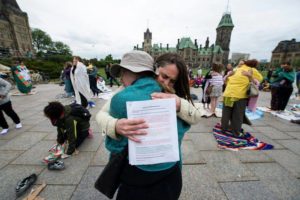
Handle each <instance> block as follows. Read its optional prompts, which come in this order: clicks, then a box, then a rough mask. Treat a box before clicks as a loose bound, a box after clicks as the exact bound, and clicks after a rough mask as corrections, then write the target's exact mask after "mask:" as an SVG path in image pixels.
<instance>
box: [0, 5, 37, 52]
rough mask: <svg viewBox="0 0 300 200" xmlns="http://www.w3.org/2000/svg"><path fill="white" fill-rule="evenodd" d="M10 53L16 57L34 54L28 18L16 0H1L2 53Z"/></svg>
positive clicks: (0, 45)
mask: <svg viewBox="0 0 300 200" xmlns="http://www.w3.org/2000/svg"><path fill="white" fill-rule="evenodd" d="M8 52H9V54H10V55H12V56H15V57H24V56H26V55H27V56H28V54H32V53H33V47H32V38H31V30H30V27H29V23H28V16H27V14H26V13H25V12H23V11H22V10H21V9H20V7H19V5H18V3H17V1H16V0H0V53H1V55H4V54H7V53H8ZM7 56H9V55H7Z"/></svg>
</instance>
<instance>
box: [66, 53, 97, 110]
mask: <svg viewBox="0 0 300 200" xmlns="http://www.w3.org/2000/svg"><path fill="white" fill-rule="evenodd" d="M70 75H71V82H72V85H73V88H74V92H75V99H76V103H77V104H81V105H82V106H83V107H87V106H88V105H89V104H90V106H91V107H94V106H95V104H94V103H93V102H91V101H90V100H91V96H92V95H91V90H90V82H89V76H88V74H87V70H86V66H85V65H84V64H83V63H82V62H80V58H79V57H78V56H74V57H73V67H72V68H71V74H70ZM92 103H93V104H92Z"/></svg>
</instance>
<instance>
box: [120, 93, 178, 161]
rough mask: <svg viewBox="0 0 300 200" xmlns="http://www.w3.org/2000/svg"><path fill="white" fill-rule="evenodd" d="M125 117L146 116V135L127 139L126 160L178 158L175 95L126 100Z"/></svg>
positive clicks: (143, 117)
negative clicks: (135, 140) (127, 155)
mask: <svg viewBox="0 0 300 200" xmlns="http://www.w3.org/2000/svg"><path fill="white" fill-rule="evenodd" d="M126 106H127V116H128V119H134V118H142V119H145V121H146V122H147V124H148V125H149V128H147V129H146V131H147V135H141V136H137V137H138V138H139V139H141V141H142V142H141V143H136V142H133V141H131V140H129V142H128V143H129V145H128V147H129V163H130V164H131V165H148V164H158V163H166V162H176V161H178V160H179V149H178V133H177V119H176V102H175V99H158V100H147V101H130V102H126Z"/></svg>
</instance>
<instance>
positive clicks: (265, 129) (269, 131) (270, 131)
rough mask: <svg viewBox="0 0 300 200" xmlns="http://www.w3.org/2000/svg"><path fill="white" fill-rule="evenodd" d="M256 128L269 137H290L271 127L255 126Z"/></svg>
mask: <svg viewBox="0 0 300 200" xmlns="http://www.w3.org/2000/svg"><path fill="white" fill-rule="evenodd" d="M256 129H257V130H259V132H261V133H262V134H264V135H266V136H268V137H269V138H271V139H273V140H274V139H277V140H278V139H292V137H291V136H289V135H288V134H285V133H283V132H281V131H279V130H277V129H275V128H273V127H266V126H264V127H256Z"/></svg>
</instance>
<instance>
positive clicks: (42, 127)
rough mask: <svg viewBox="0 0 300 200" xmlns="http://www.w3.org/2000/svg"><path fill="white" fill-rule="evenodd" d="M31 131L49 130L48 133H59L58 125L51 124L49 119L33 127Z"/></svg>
mask: <svg viewBox="0 0 300 200" xmlns="http://www.w3.org/2000/svg"><path fill="white" fill-rule="evenodd" d="M29 131H31V132H48V133H53V132H54V133H57V129H56V127H54V126H52V125H51V122H50V121H49V120H47V121H43V122H41V123H39V124H37V125H35V126H33V127H32V128H31V129H29Z"/></svg>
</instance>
